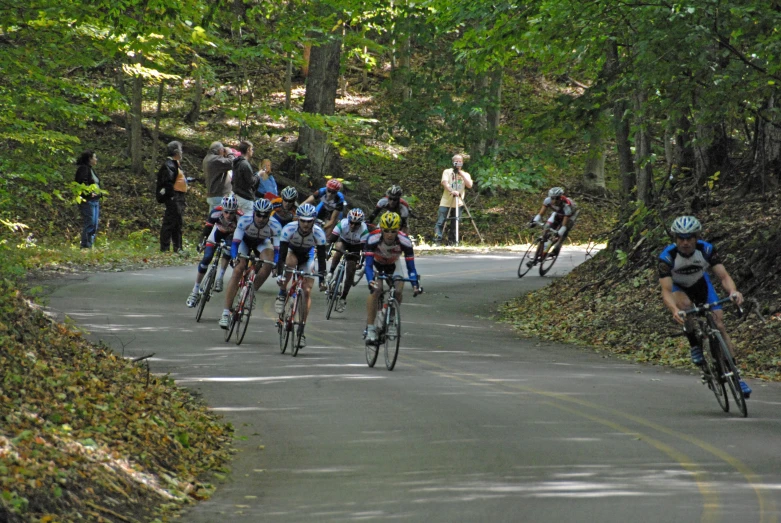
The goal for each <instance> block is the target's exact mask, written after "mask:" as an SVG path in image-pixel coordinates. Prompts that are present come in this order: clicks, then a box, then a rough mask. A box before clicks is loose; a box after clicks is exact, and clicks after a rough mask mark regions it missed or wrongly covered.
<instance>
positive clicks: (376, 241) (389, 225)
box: [365, 212, 420, 343]
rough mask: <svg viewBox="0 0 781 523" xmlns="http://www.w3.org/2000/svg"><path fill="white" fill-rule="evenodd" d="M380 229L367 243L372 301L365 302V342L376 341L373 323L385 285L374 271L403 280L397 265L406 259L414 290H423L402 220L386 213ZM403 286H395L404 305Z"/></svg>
mask: <svg viewBox="0 0 781 523" xmlns="http://www.w3.org/2000/svg"><path fill="white" fill-rule="evenodd" d="M379 227H380V228H379V229H378V230H376V231H373V232H372V233H371V236H369V239H368V240H367V241H366V251H365V253H366V281H368V282H369V291H370V294H369V297H368V299H367V300H366V342H367V343H374V342H376V341H377V330H376V327H375V325H374V319H375V318H376V316H377V308H378V307H379V300H380V294H381V293H382V282H381V281H375V280H374V271H375V269H376V270H377V272H378V273H381V274H390V275H398V276H403V272H402V271H401V269H400V268H398V267H396V262H397V261H398V259H399V258H400V257H401V255H402V254H403V255H404V261H405V262H406V264H407V274H408V275H409V279H410V280H413V281H414V283H413V284H412V287H413V289H415V292H416V293H417V292H418V291H419V290H420V286H419V282H418V273H417V271H416V270H415V253H414V251H413V248H412V242H411V241H410V239H409V237H408V236H407V235H406V234H404V233H403V232H400V231H399V229H401V216H399V215H398V214H397V213H395V212H387V213H385V214H383V215H382V218H380V223H379ZM403 288H404V282H397V283H396V299H397V300H398V302H399V304H401V298H402V289H403Z"/></svg>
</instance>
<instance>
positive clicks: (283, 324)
mask: <svg viewBox="0 0 781 523" xmlns="http://www.w3.org/2000/svg"><path fill="white" fill-rule="evenodd" d="M295 301H296V299H295V297H291V296H290V295H288V297H287V299H286V300H285V309H284V310H283V311H282V320H281V321H280V322H279V352H281V353H282V354H284V353H285V351H286V350H287V345H288V343H289V342H290V338H291V336H290V332H291V330H292V328H293V306H294V305H295V303H294V302H295Z"/></svg>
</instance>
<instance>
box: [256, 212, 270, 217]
mask: <svg viewBox="0 0 781 523" xmlns="http://www.w3.org/2000/svg"><path fill="white" fill-rule="evenodd" d="M255 216H256V217H257V218H268V217H269V216H271V215H270V214H269V213H267V212H256V213H255Z"/></svg>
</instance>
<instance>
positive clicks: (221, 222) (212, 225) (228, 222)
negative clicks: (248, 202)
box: [187, 195, 241, 307]
mask: <svg viewBox="0 0 781 523" xmlns="http://www.w3.org/2000/svg"><path fill="white" fill-rule="evenodd" d="M239 216H241V211H240V210H239V202H238V200H236V197H235V196H233V195H230V196H226V197H225V198H223V199H222V205H218V206H217V207H216V208H215V209H214V211H213V212H212V213H211V214H210V215H209V218H208V219H207V220H206V224H205V226H204V228H203V236H204V237H206V236H207V235H208V238H207V239H206V242H205V244H204V251H203V259H202V260H201V263H199V264H198V272H197V273H196V276H195V286H194V287H193V290H192V292H191V293H190V295H189V296H188V297H187V306H188V307H195V306H196V305H197V303H198V291H199V290H200V288H201V282H202V281H203V277H204V276H205V275H206V271H207V270H208V269H209V264H210V263H211V261H212V258H213V257H214V251H215V250H216V247H217V245H218V244H219V243H220V241H221V240H225V243H226V244H229V243H230V242H231V238H232V237H233V232H234V231H235V230H236V226H237V225H238V217H239ZM229 261H230V256H228V255H226V254H223V257H222V260H220V269H219V272H218V273H217V279H216V280H215V282H214V292H222V286H223V278H224V276H225V271H226V269H227V268H228V262H229Z"/></svg>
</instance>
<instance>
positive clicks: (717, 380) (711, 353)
mask: <svg viewBox="0 0 781 523" xmlns="http://www.w3.org/2000/svg"><path fill="white" fill-rule="evenodd" d="M719 350H720V349H719V347H718V345H716V346H714V345H713V344H712V343H711V341H710V340H706V339H703V340H702V355H703V357H704V359H705V363H704V364H703V368H702V370H703V371H704V379H705V381H706V383H707V384H708V388H709V389H710V390H711V391H712V392H713V395H714V396H716V401H718V402H719V406H720V407H721V410H723V411H724V412H729V397H728V396H727V385H726V383H725V382H724V380H723V379H722V378H721V375H722V373H721V365H720V364H719V358H718V351H719Z"/></svg>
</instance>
